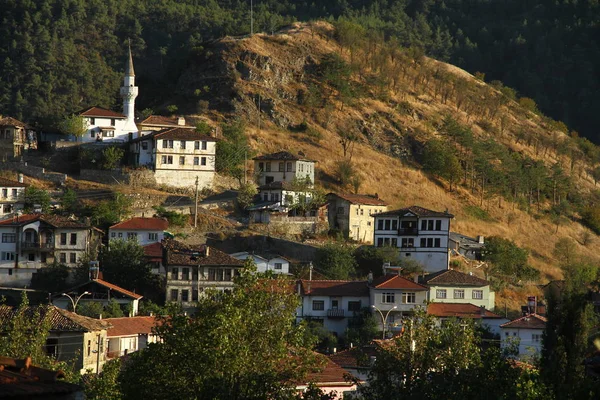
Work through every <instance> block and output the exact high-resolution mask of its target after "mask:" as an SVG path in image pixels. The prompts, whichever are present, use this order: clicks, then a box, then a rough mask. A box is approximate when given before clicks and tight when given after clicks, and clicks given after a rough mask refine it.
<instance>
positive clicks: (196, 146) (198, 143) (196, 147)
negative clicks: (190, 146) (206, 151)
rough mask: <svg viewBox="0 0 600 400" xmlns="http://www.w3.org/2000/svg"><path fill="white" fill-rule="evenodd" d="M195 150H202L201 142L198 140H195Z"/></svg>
mask: <svg viewBox="0 0 600 400" xmlns="http://www.w3.org/2000/svg"><path fill="white" fill-rule="evenodd" d="M194 150H200V142H199V141H197V140H196V141H195V142H194Z"/></svg>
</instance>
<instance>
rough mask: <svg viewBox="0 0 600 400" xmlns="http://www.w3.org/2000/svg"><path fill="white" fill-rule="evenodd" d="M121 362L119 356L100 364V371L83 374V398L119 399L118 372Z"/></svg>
mask: <svg viewBox="0 0 600 400" xmlns="http://www.w3.org/2000/svg"><path fill="white" fill-rule="evenodd" d="M121 368H122V364H121V359H120V358H115V359H114V360H110V361H108V362H107V363H105V364H104V365H103V366H102V373H101V374H100V375H97V374H86V375H85V376H84V379H83V382H84V386H83V387H84V392H85V398H86V399H89V400H121V399H122V398H123V395H122V394H121V388H120V386H119V381H118V377H119V373H120V371H121Z"/></svg>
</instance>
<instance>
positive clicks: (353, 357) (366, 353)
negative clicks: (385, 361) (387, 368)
mask: <svg viewBox="0 0 600 400" xmlns="http://www.w3.org/2000/svg"><path fill="white" fill-rule="evenodd" d="M376 355H377V349H376V348H375V346H363V347H360V348H359V347H354V348H352V349H348V350H343V351H338V352H337V353H335V354H332V355H330V356H329V358H330V359H331V361H333V362H334V363H336V364H337V365H339V366H340V367H342V368H368V367H370V366H371V357H372V356H376Z"/></svg>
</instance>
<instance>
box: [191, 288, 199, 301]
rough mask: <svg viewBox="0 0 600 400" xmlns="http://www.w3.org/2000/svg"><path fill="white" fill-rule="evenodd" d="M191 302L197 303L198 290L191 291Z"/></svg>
mask: <svg viewBox="0 0 600 400" xmlns="http://www.w3.org/2000/svg"><path fill="white" fill-rule="evenodd" d="M192 301H198V290H197V289H192Z"/></svg>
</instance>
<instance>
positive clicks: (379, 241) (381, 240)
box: [377, 238, 383, 247]
mask: <svg viewBox="0 0 600 400" xmlns="http://www.w3.org/2000/svg"><path fill="white" fill-rule="evenodd" d="M381 246H383V238H377V247H381Z"/></svg>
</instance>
